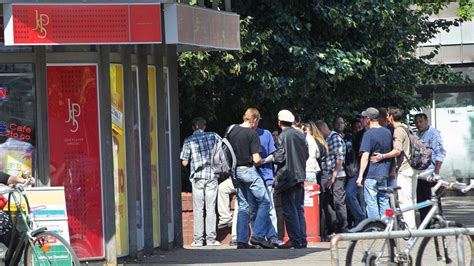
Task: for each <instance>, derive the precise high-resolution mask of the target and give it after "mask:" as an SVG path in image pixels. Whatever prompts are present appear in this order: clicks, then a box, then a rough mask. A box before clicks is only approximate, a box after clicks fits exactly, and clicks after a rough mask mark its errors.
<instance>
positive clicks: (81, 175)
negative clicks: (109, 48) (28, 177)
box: [47, 64, 105, 258]
mask: <svg viewBox="0 0 474 266" xmlns="http://www.w3.org/2000/svg"><path fill="white" fill-rule="evenodd" d="M47 80H48V82H47V84H48V122H49V123H48V124H49V142H50V143H49V145H50V146H49V149H50V174H51V186H64V191H65V195H66V208H67V213H68V224H69V235H70V239H71V245H72V247H73V248H74V250H75V251H76V253H77V255H78V256H79V258H98V257H103V256H104V255H105V254H104V239H103V222H102V221H103V217H102V187H101V175H100V144H99V119H98V118H99V117H98V99H97V91H98V83H97V65H93V64H90V65H79V64H78V65H72V64H70V65H53V64H51V65H48V66H47Z"/></svg>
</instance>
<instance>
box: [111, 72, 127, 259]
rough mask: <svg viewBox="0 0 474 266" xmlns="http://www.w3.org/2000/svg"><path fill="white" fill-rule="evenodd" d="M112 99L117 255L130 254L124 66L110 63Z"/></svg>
mask: <svg viewBox="0 0 474 266" xmlns="http://www.w3.org/2000/svg"><path fill="white" fill-rule="evenodd" d="M110 96H111V101H112V114H111V115H112V143H113V158H114V180H115V181H114V193H115V230H116V233H115V238H116V243H117V244H116V245H117V256H125V255H128V219H127V217H128V209H127V186H126V184H127V182H126V174H127V172H126V171H125V134H124V130H123V123H124V121H123V66H122V65H115V64H114V65H110Z"/></svg>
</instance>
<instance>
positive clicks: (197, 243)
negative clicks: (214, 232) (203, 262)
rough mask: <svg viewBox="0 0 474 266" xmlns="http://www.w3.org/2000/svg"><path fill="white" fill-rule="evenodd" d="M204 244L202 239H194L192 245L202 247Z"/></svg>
mask: <svg viewBox="0 0 474 266" xmlns="http://www.w3.org/2000/svg"><path fill="white" fill-rule="evenodd" d="M202 246H203V244H202V241H196V240H193V242H192V243H191V247H202Z"/></svg>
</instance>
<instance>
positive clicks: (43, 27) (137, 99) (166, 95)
mask: <svg viewBox="0 0 474 266" xmlns="http://www.w3.org/2000/svg"><path fill="white" fill-rule="evenodd" d="M222 4H223V3H222ZM2 16H3V24H4V26H3V27H4V31H3V32H4V41H3V44H2V45H0V92H1V93H0V135H2V132H3V133H4V134H3V135H4V139H1V140H0V147H2V146H1V145H2V143H3V142H5V143H7V141H8V139H9V138H10V139H11V138H15V139H17V140H21V141H23V142H25V145H24V146H25V147H28V150H27V152H28V154H31V156H30V157H31V158H30V159H29V161H28V160H27V161H23V162H21V163H18V164H16V165H17V168H18V169H0V170H2V171H10V172H11V171H14V170H25V169H26V168H30V169H28V170H31V171H32V172H33V173H34V174H35V176H36V177H37V178H38V179H39V180H40V184H41V185H43V186H64V188H65V198H66V205H67V212H68V226H69V238H70V242H71V244H72V246H73V247H74V249H75V250H76V252H77V253H78V255H79V257H80V258H81V259H82V260H84V261H94V260H99V261H106V262H109V263H114V262H116V259H117V257H121V256H132V257H135V256H137V254H138V253H139V252H140V251H144V252H145V253H147V252H152V251H153V249H154V248H157V247H160V248H163V249H167V248H169V247H171V246H176V245H177V246H179V245H181V243H182V236H181V231H182V225H181V215H180V214H181V207H180V192H181V191H180V176H179V175H180V171H179V164H178V162H179V157H178V155H179V154H178V152H179V145H180V144H179V141H180V139H179V112H178V105H179V103H178V97H177V95H178V87H177V56H178V52H179V51H185V50H187V49H188V48H190V47H192V49H201V50H202V49H227V50H235V49H239V48H240V42H239V17H238V15H236V14H233V13H228V12H219V11H217V10H212V9H209V8H199V7H192V6H188V5H180V4H176V3H160V2H159V1H148V2H146V1H145V2H143V3H136V2H133V3H113V2H112V3H111V2H107V3H105V2H104V3H100V2H94V3H67V4H62V3H57V2H54V3H45V4H36V3H24V4H9V3H3V13H2ZM196 20H200V21H201V23H195V24H192V23H191V24H189V23H187V22H193V21H196ZM202 21H205V23H202ZM222 24H227V25H228V27H225V26H224V27H223V26H222ZM193 25H195V26H193ZM196 32H198V33H201V34H199V35H198V36H194V35H193V34H195V33H196ZM219 36H224V37H225V36H229V37H226V38H223V37H219ZM222 39H225V40H222ZM2 95H3V96H2ZM146 106H148V108H146ZM13 125H15V127H14V128H13V127H12V126H13ZM22 128H23V129H25V130H23V132H17V131H18V129H20V131H22ZM28 128H29V133H28V132H24V131H26V129H28ZM15 130H16V131H15ZM18 133H20V134H18ZM15 134H16V135H15ZM22 136H23V137H22ZM27 136H28V137H29V139H26V138H27ZM5 147H6V146H5ZM7 152H8V151H7ZM25 152H26V151H25ZM28 158H29V157H28ZM1 160H2V158H0V166H2V165H12V164H8V162H7V161H6V163H1ZM5 160H8V159H5Z"/></svg>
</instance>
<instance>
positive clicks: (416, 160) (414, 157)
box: [402, 126, 432, 170]
mask: <svg viewBox="0 0 474 266" xmlns="http://www.w3.org/2000/svg"><path fill="white" fill-rule="evenodd" d="M402 128H403V129H404V130H405V132H406V133H407V135H408V138H409V139H410V153H411V156H410V158H408V157H407V155H406V154H405V157H406V158H407V160H408V163H409V164H410V166H411V167H412V168H413V169H416V170H425V169H426V168H428V167H429V166H430V165H431V153H432V151H431V148H430V146H428V144H426V143H425V142H424V141H423V140H422V139H420V137H418V136H417V135H416V134H413V132H412V131H411V130H410V129H408V128H405V127H403V126H402Z"/></svg>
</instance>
